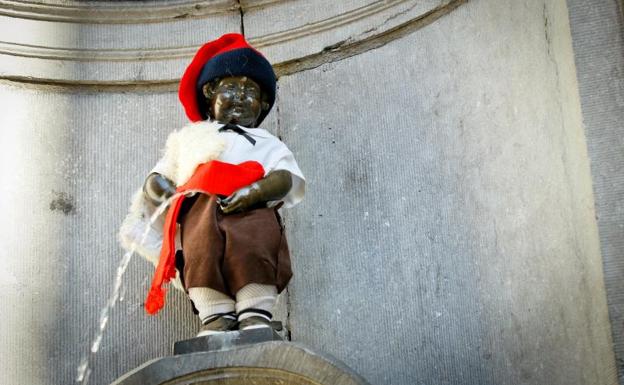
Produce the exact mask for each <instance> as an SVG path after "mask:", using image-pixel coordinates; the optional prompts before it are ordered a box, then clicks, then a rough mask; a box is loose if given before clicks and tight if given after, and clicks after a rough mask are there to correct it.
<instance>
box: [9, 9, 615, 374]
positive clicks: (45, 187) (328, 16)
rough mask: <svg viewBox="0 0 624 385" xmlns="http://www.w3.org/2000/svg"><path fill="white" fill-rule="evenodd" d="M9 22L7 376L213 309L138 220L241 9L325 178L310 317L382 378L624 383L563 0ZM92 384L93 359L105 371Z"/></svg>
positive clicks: (296, 256) (309, 339) (137, 357)
mask: <svg viewBox="0 0 624 385" xmlns="http://www.w3.org/2000/svg"><path fill="white" fill-rule="evenodd" d="M1 7H2V8H1V10H2V12H0V29H3V30H4V31H17V33H15V32H11V34H10V35H8V34H3V36H12V37H11V38H10V39H8V41H5V42H3V43H2V50H0V56H1V59H2V60H1V61H0V63H2V64H0V77H1V78H2V79H3V80H2V83H1V84H0V95H1V100H3V101H4V103H3V105H4V106H5V111H6V112H5V113H4V114H2V117H1V118H0V122H1V126H2V127H4V129H2V130H1V131H0V133H1V134H0V135H1V136H0V141H1V142H2V143H4V144H5V151H3V152H2V157H3V158H2V159H3V161H4V162H5V164H7V165H12V166H11V167H5V168H3V171H2V174H0V175H1V176H2V178H1V179H2V180H3V181H4V183H3V184H2V187H1V190H0V191H1V192H0V194H1V195H2V200H1V202H2V203H0V204H1V205H2V209H3V212H4V213H5V215H6V217H5V218H6V220H5V222H4V225H3V227H2V230H3V232H4V234H5V236H4V237H3V238H2V239H3V246H4V247H3V248H2V250H3V255H2V257H1V260H2V261H4V263H3V266H2V267H0V277H1V278H2V280H1V281H0V285H2V288H3V289H4V290H3V294H2V295H1V296H0V306H1V307H2V308H3V309H11V311H10V312H8V311H7V312H5V314H6V315H5V318H4V320H3V321H2V325H3V327H2V328H0V341H1V342H2V343H0V356H2V357H3V360H2V370H3V373H5V375H4V378H6V379H7V380H6V381H7V383H9V384H13V383H29V384H48V383H71V382H72V381H75V379H76V376H77V367H78V365H79V364H80V363H81V362H82V361H83V360H84V359H85V358H88V367H89V371H90V377H89V379H88V382H89V383H90V384H106V383H109V382H110V381H112V380H113V379H114V378H116V377H118V376H119V375H121V374H122V373H124V372H125V371H128V370H130V369H132V368H134V367H136V366H138V365H140V364H141V363H143V362H145V361H147V360H149V359H151V358H154V357H157V356H161V355H166V354H169V352H170V347H171V344H172V343H173V342H174V341H176V340H179V339H182V338H188V337H190V336H192V335H193V333H194V332H195V329H196V327H197V324H196V321H195V319H194V317H193V315H192V314H191V312H190V308H189V306H188V303H187V301H186V299H185V298H184V296H183V295H182V294H181V293H179V292H175V291H172V294H170V295H169V304H168V306H167V308H166V309H165V311H164V312H162V313H161V314H159V315H158V316H157V317H148V316H146V315H145V313H144V312H143V310H142V306H141V304H142V301H143V298H144V295H145V292H146V288H147V285H148V284H149V279H150V277H151V267H150V266H149V265H148V264H147V263H146V262H144V261H142V260H140V258H133V259H132V260H131V261H130V264H129V266H128V270H127V272H126V273H125V275H124V277H123V280H122V286H121V295H120V298H119V302H116V305H115V307H114V308H112V310H111V311H110V319H109V321H108V323H107V326H106V329H105V333H104V334H103V338H102V340H101V345H99V349H98V351H97V353H95V354H88V351H89V349H90V346H91V344H92V342H93V341H92V340H93V338H94V337H95V336H96V334H97V331H98V328H99V324H98V323H99V322H100V314H101V311H102V309H103V308H104V307H105V306H106V303H107V301H108V299H109V296H110V295H111V292H112V291H113V286H114V280H115V275H116V270H117V268H118V264H119V262H120V260H121V257H122V251H121V249H120V248H119V246H118V245H117V242H116V239H115V237H116V231H117V227H118V225H119V223H120V221H121V219H122V218H123V216H124V213H125V211H126V209H127V204H128V201H129V198H130V196H131V194H132V192H133V191H134V190H135V189H136V188H138V186H140V184H141V183H142V180H143V178H144V177H145V174H146V172H147V171H148V170H149V169H150V168H151V166H152V164H153V163H154V161H155V160H156V159H157V158H158V154H159V153H158V150H159V148H161V147H162V145H163V143H164V140H165V138H166V135H167V134H168V133H169V132H170V131H171V130H172V129H174V128H176V127H180V126H181V125H182V124H184V122H185V118H184V115H183V112H182V110H181V108H180V106H179V105H178V102H177V95H176V93H175V89H176V88H175V87H176V82H177V79H178V77H179V76H180V74H181V72H182V70H183V68H184V65H185V64H186V63H187V62H188V61H189V60H190V57H191V56H192V54H193V52H194V50H195V49H196V47H197V46H198V45H199V44H201V43H202V42H204V41H206V40H210V39H212V38H214V37H217V36H218V35H220V34H221V33H223V32H226V31H240V30H241V28H244V31H245V33H246V36H247V37H248V38H249V39H250V40H251V42H252V43H253V44H255V45H257V46H258V47H259V48H260V49H261V50H262V51H263V52H266V54H267V56H268V57H269V59H270V60H271V61H272V62H274V63H275V66H276V70H277V72H278V73H279V74H280V80H279V91H278V92H279V95H278V100H277V103H276V107H275V108H274V110H273V112H272V113H271V115H270V117H269V118H268V119H267V121H266V123H264V124H265V125H266V128H267V129H269V130H271V131H273V132H274V133H276V134H278V135H280V136H281V137H282V138H283V140H284V141H285V142H286V143H287V144H288V145H289V147H291V149H293V151H294V152H295V153H296V155H297V158H298V161H299V163H300V166H301V168H302V169H303V172H304V173H305V174H306V176H307V178H308V190H307V197H306V200H305V202H304V203H303V204H301V205H300V206H298V207H296V208H295V209H293V210H291V211H289V212H286V213H285V215H286V218H287V231H288V234H289V237H290V245H291V248H292V252H293V264H294V268H295V274H296V277H295V279H294V280H293V282H292V284H291V286H290V290H289V293H288V294H287V295H285V296H283V297H282V298H281V302H280V306H279V314H280V318H282V319H283V320H284V321H285V322H286V324H287V326H288V328H289V331H290V336H291V338H292V339H293V340H294V341H297V342H302V343H305V344H308V345H310V346H313V347H314V348H316V349H319V350H323V351H326V352H328V353H330V354H332V355H334V356H336V357H338V358H339V359H341V360H343V361H344V362H346V363H347V364H348V365H350V366H351V367H353V368H354V369H355V370H356V371H358V372H359V373H360V374H362V375H363V376H364V377H365V378H366V379H368V380H369V381H370V382H371V383H373V384H406V385H407V384H410V385H411V384H420V383H422V384H425V383H426V384H447V383H465V384H472V383H480V384H490V383H491V384H545V383H548V384H570V383H573V384H588V385H589V384H592V385H593V384H615V383H616V378H615V377H616V376H615V362H614V355H613V347H612V342H611V331H610V325H609V320H608V314H607V303H606V297H605V289H604V282H603V274H602V263H601V255H600V243H599V236H598V230H597V226H596V220H595V212H594V197H593V193H592V181H591V176H590V167H589V166H590V165H589V159H588V154H587V145H586V143H585V134H584V131H583V125H582V115H581V110H580V102H579V91H578V85H577V80H576V73H575V66H574V57H573V52H572V43H571V34H570V27H569V18H568V10H567V8H566V3H565V1H563V0H557V1H537V0H536V1H529V2H517V1H513V0H505V1H498V2H488V1H483V0H472V1H441V0H440V1H436V0H427V1H418V2H417V1H408V0H396V1H388V2H373V1H344V2H333V1H321V0H319V1H317V2H305V1H288V2H286V1H276V0H263V1H253V2H252V1H249V2H245V1H241V2H238V1H214V0H213V1H200V2H186V1H174V2H167V3H161V2H146V3H144V4H142V5H141V6H138V5H137V4H136V3H130V2H121V3H112V2H111V3H106V2H97V3H95V2H94V3H79V2H67V1H64V2H62V3H61V2H58V3H57V2H48V3H46V4H40V5H33V4H32V3H22V2H17V1H16V2H11V4H9V5H2V6H1ZM82 382H83V383H85V382H87V381H84V379H83V381H82Z"/></svg>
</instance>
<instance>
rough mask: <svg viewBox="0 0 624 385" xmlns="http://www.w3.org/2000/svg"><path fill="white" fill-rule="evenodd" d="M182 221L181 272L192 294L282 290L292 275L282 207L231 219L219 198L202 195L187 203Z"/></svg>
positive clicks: (238, 214)
mask: <svg viewBox="0 0 624 385" xmlns="http://www.w3.org/2000/svg"><path fill="white" fill-rule="evenodd" d="M178 222H179V223H180V225H181V227H182V234H181V235H182V238H181V240H182V261H181V262H183V263H182V264H183V266H178V268H179V270H180V272H181V276H182V280H183V282H184V286H185V287H186V289H187V290H188V288H190V287H209V288H211V289H214V290H217V291H219V292H221V293H225V294H227V295H229V296H230V297H232V298H235V295H236V293H237V292H238V290H240V289H241V288H242V287H243V286H245V285H247V284H250V283H259V284H265V285H275V286H277V290H278V292H281V291H282V290H283V289H284V288H285V287H286V285H287V284H288V281H289V280H290V278H291V277H292V270H291V267H290V254H289V252H288V243H287V242H286V235H285V233H284V228H283V226H282V223H281V218H280V217H279V214H278V212H277V208H266V207H264V208H257V209H253V210H250V211H247V212H243V213H236V214H229V215H225V214H223V212H222V211H221V209H220V207H219V205H218V203H217V201H216V196H212V195H206V194H197V195H196V196H194V197H191V198H187V199H186V200H185V202H184V204H183V207H182V209H181V212H180V216H179V217H178ZM179 262H180V261H179Z"/></svg>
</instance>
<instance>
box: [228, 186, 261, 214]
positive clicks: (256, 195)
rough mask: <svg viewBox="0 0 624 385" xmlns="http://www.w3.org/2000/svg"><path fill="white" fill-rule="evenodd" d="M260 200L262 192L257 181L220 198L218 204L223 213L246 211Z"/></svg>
mask: <svg viewBox="0 0 624 385" xmlns="http://www.w3.org/2000/svg"><path fill="white" fill-rule="evenodd" d="M261 200H262V194H260V189H259V188H258V185H257V183H252V184H250V185H249V186H245V187H243V188H240V189H238V190H236V191H234V192H233V193H232V195H230V196H229V197H227V198H225V199H221V200H220V201H219V205H220V206H221V210H223V213H224V214H232V213H237V212H243V211H247V210H248V209H249V208H250V207H252V206H253V205H255V204H256V203H258V202H260V201H261Z"/></svg>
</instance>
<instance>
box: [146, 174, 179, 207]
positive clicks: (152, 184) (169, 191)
mask: <svg viewBox="0 0 624 385" xmlns="http://www.w3.org/2000/svg"><path fill="white" fill-rule="evenodd" d="M175 192H176V188H175V184H174V183H173V182H172V181H171V180H170V179H168V178H167V177H165V176H164V175H161V174H158V173H155V172H154V173H151V174H149V175H148V176H147V178H146V179H145V183H144V184H143V194H144V195H145V197H146V198H147V200H148V201H149V202H150V203H152V204H153V205H154V206H159V205H160V204H161V203H163V202H164V201H166V200H167V199H169V198H170V197H171V196H172V195H173V194H175Z"/></svg>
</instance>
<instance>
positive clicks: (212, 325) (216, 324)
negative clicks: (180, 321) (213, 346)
mask: <svg viewBox="0 0 624 385" xmlns="http://www.w3.org/2000/svg"><path fill="white" fill-rule="evenodd" d="M237 325H238V322H236V316H235V315H233V314H230V313H226V314H216V315H214V316H212V317H210V318H208V319H207V320H206V321H204V324H203V325H202V327H201V328H200V329H199V333H198V334H197V337H203V336H210V335H213V334H220V333H225V332H229V331H231V330H236V326H237Z"/></svg>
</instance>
